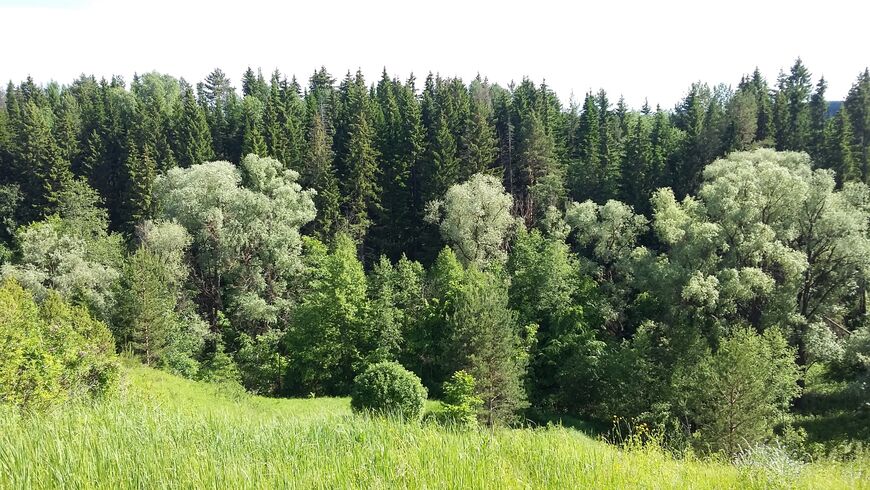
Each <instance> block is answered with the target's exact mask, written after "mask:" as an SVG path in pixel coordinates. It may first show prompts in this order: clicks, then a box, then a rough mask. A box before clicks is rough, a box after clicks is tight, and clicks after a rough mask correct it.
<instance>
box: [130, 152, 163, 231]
mask: <svg viewBox="0 0 870 490" xmlns="http://www.w3.org/2000/svg"><path fill="white" fill-rule="evenodd" d="M128 148H129V149H128V153H127V158H126V159H125V161H124V167H125V170H126V174H127V175H126V183H127V188H126V190H125V192H124V210H125V213H124V214H125V216H124V223H123V224H124V231H126V232H127V233H132V232H133V231H134V230H135V229H136V226H137V225H138V224H139V223H141V222H142V221H144V220H146V219H148V218H150V217H151V214H152V206H151V199H152V196H153V190H154V179H155V178H156V173H157V164H156V163H155V161H154V157H153V156H152V155H153V154H154V150H153V149H152V148H151V146H150V145H148V144H146V145H144V147H143V148H142V149H141V151H140V149H139V148H138V147H137V145H136V143H134V142H133V141H130V142H128Z"/></svg>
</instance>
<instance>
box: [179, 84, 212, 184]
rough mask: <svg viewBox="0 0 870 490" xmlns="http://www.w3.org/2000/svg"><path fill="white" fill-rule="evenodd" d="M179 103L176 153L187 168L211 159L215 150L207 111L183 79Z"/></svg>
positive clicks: (183, 166)
mask: <svg viewBox="0 0 870 490" xmlns="http://www.w3.org/2000/svg"><path fill="white" fill-rule="evenodd" d="M179 104H180V107H179V108H178V110H177V114H178V116H177V118H176V122H175V128H174V132H173V134H174V135H175V138H174V143H175V154H176V156H177V157H178V165H179V166H180V167H182V168H187V167H190V166H191V165H198V164H200V163H204V162H207V161H209V160H211V159H212V158H213V157H214V150H213V146H212V140H211V138H212V135H211V131H210V129H209V127H208V120H207V119H206V116H205V112H204V111H203V109H202V107H201V106H200V105H199V104H197V102H196V98H195V97H194V95H193V88H192V87H191V86H190V85H189V84H187V83H185V82H184V81H183V80H182V89H181V97H180V98H179Z"/></svg>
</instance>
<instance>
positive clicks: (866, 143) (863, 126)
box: [845, 69, 870, 183]
mask: <svg viewBox="0 0 870 490" xmlns="http://www.w3.org/2000/svg"><path fill="white" fill-rule="evenodd" d="M845 109H846V111H848V112H849V120H850V122H851V123H852V126H853V128H854V138H855V142H854V144H855V149H856V157H857V159H858V165H859V168H860V170H861V174H862V179H863V181H864V182H867V183H870V69H864V72H863V73H862V74H861V75H859V76H858V80H856V81H855V84H854V85H852V88H851V89H849V95H848V96H847V97H846V102H845Z"/></svg>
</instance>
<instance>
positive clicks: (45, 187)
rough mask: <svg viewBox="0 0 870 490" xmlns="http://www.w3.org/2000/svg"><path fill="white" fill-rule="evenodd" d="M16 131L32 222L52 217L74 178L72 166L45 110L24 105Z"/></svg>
mask: <svg viewBox="0 0 870 490" xmlns="http://www.w3.org/2000/svg"><path fill="white" fill-rule="evenodd" d="M20 116H21V119H20V121H19V127H18V128H16V131H15V133H14V134H15V139H16V142H17V144H16V148H15V153H16V168H17V171H18V174H19V179H21V180H20V182H21V190H22V192H23V193H24V198H25V202H27V203H28V204H29V207H30V212H28V213H25V214H27V216H29V217H30V218H31V219H34V218H41V217H44V216H46V215H48V214H51V213H52V212H53V211H54V209H55V206H57V204H58V202H59V198H60V195H61V192H62V191H63V189H64V188H65V186H66V185H67V184H68V183H69V181H70V180H71V179H72V172H71V171H70V164H69V162H68V161H65V160H64V159H63V155H62V152H61V149H60V148H58V146H57V144H56V143H55V140H54V136H53V135H52V134H51V126H50V119H49V117H48V116H47V115H46V111H45V110H43V109H41V108H39V107H38V106H37V105H36V104H35V103H34V102H32V101H31V102H25V103H24V104H23V108H22V110H21V113H20Z"/></svg>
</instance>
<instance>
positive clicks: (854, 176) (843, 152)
mask: <svg viewBox="0 0 870 490" xmlns="http://www.w3.org/2000/svg"><path fill="white" fill-rule="evenodd" d="M853 141H854V133H853V130H852V122H851V120H850V118H849V112H848V111H846V110H840V111H839V112H838V113H837V115H836V116H834V118H833V119H832V120H830V121H829V122H828V125H827V131H826V134H825V143H826V145H825V146H826V148H825V150H826V151H825V157H824V160H823V161H822V162H815V163H816V164H817V165H818V164H819V163H821V164H822V166H824V167H825V168H830V169H833V170H834V171H835V172H836V175H837V183H838V184H840V185H842V184H843V183H844V182H854V181H861V180H862V174H861V166H860V160H859V158H856V155H855V153H854V152H853V146H852V145H853Z"/></svg>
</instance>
